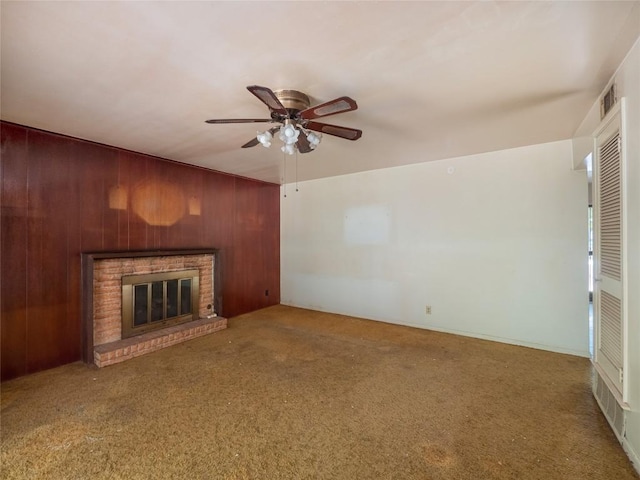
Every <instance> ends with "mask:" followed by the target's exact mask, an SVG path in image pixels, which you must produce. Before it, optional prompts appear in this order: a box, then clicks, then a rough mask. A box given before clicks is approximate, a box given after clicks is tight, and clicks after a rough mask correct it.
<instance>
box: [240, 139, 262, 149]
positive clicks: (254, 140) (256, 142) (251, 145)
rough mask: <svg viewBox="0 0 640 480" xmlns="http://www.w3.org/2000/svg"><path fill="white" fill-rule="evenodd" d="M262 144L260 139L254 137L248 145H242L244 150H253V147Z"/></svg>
mask: <svg viewBox="0 0 640 480" xmlns="http://www.w3.org/2000/svg"><path fill="white" fill-rule="evenodd" d="M259 143H260V142H259V141H258V139H257V138H256V137H253V139H252V140H249V141H248V142H247V143H245V144H244V145H242V148H251V147H255V146H256V145H258V144H259Z"/></svg>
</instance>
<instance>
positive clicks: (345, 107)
mask: <svg viewBox="0 0 640 480" xmlns="http://www.w3.org/2000/svg"><path fill="white" fill-rule="evenodd" d="M357 109H358V104H357V103H356V101H355V100H354V99H353V98H349V97H340V98H336V99H335V100H331V101H330V102H326V103H323V104H321V105H316V106H315V107H311V108H307V109H306V110H303V111H301V112H300V113H299V116H300V118H304V119H306V120H311V119H312V118H320V117H328V116H329V115H335V114H336V113H342V112H350V111H352V110H357Z"/></svg>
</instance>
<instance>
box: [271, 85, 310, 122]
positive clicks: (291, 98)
mask: <svg viewBox="0 0 640 480" xmlns="http://www.w3.org/2000/svg"><path fill="white" fill-rule="evenodd" d="M273 93H275V95H276V97H277V98H278V100H280V103H282V106H283V107H284V108H286V109H287V111H288V112H289V114H290V115H291V116H295V114H296V113H298V112H301V111H302V110H306V109H307V108H309V106H311V101H310V100H309V97H308V96H307V95H306V94H304V93H302V92H299V91H298V90H274V92H273Z"/></svg>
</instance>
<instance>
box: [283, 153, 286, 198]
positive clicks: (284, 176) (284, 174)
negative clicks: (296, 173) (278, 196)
mask: <svg viewBox="0 0 640 480" xmlns="http://www.w3.org/2000/svg"><path fill="white" fill-rule="evenodd" d="M282 171H283V173H282V174H283V178H282V185H283V187H284V198H287V154H286V153H284V150H283V151H282Z"/></svg>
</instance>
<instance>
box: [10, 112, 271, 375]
mask: <svg viewBox="0 0 640 480" xmlns="http://www.w3.org/2000/svg"><path fill="white" fill-rule="evenodd" d="M0 127H1V128H2V135H1V140H2V191H1V194H2V195H1V199H2V223H1V225H2V244H1V251H0V255H1V257H0V260H1V262H0V280H1V286H2V287H1V288H2V290H1V292H2V297H1V304H0V309H1V312H0V313H1V315H2V339H1V342H2V345H1V347H2V349H1V350H2V379H3V380H5V379H9V378H13V377H16V376H20V375H24V374H28V373H32V372H35V371H38V370H42V369H45V368H50V367H54V366H57V365H61V364H64V363H68V362H72V361H76V360H79V359H80V356H81V345H82V338H81V333H82V332H81V323H80V316H81V304H82V285H81V283H82V279H81V265H80V259H81V256H80V255H81V253H82V252H100V251H102V252H106V251H120V250H149V249H180V248H198V247H201V248H217V249H219V256H218V258H217V264H216V265H217V267H218V268H220V269H221V272H222V279H221V284H220V285H217V286H216V288H220V291H221V302H220V306H219V312H218V313H219V314H221V315H224V316H227V317H231V316H235V315H239V314H242V313H246V312H248V311H251V310H255V309H257V308H262V307H265V306H268V305H274V304H277V303H279V302H280V264H279V254H280V218H279V202H280V199H279V187H278V186H277V185H273V184H267V183H263V182H258V181H253V180H248V179H243V178H239V177H234V176H231V175H226V174H222V173H218V172H213V171H210V170H205V169H200V168H196V167H192V166H188V165H183V164H179V163H176V162H171V161H168V160H163V159H159V158H155V157H150V156H147V155H142V154H137V153H134V152H128V151H124V150H120V149H117V148H114V147H108V146H103V145H97V144H93V143H90V142H85V141H81V140H77V139H73V138H68V137H64V136H60V135H56V134H53V133H48V132H42V131H38V130H35V129H31V128H28V127H23V126H19V125H13V124H8V123H4V122H2V123H0ZM145 182H146V183H145ZM145 184H146V185H149V184H151V185H152V187H151V188H152V190H153V189H154V188H155V189H156V190H157V192H159V193H162V189H163V188H166V185H167V184H171V185H173V186H174V187H175V188H174V187H171V188H174V190H175V191H176V192H179V194H178V193H177V194H176V195H177V196H176V198H181V197H183V199H184V202H185V212H184V215H183V216H182V217H180V218H179V219H178V220H177V221H175V223H173V224H171V225H150V224H149V223H148V222H147V221H145V220H144V219H143V218H141V216H140V215H139V214H138V213H136V211H134V209H133V208H132V196H133V194H134V192H136V191H138V192H140V191H141V190H140V189H141V185H142V186H144V185H145ZM163 185H164V187H163ZM118 186H120V187H122V188H123V190H124V191H126V192H127V196H126V202H125V205H126V207H125V208H122V206H120V208H113V207H114V205H110V203H109V192H110V189H112V188H114V187H118ZM136 189H139V190H136ZM151 196H152V197H153V195H151ZM191 198H194V199H195V200H196V202H197V203H198V205H199V207H200V214H199V215H197V210H195V211H194V210H192V212H191V213H195V214H190V213H189V203H188V202H189V199H191ZM154 202H155V206H156V207H157V206H158V205H160V207H161V210H162V208H168V207H167V206H166V205H165V207H162V205H163V204H162V201H161V199H160V197H154V198H152V199H151V204H152V206H153V204H154ZM265 290H269V296H266V295H265Z"/></svg>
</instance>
